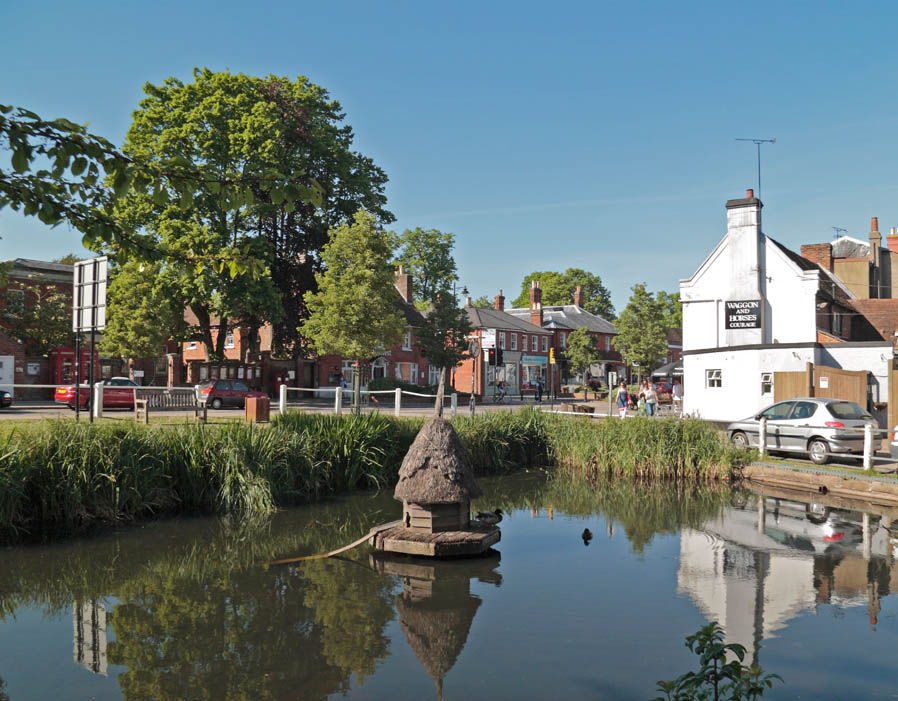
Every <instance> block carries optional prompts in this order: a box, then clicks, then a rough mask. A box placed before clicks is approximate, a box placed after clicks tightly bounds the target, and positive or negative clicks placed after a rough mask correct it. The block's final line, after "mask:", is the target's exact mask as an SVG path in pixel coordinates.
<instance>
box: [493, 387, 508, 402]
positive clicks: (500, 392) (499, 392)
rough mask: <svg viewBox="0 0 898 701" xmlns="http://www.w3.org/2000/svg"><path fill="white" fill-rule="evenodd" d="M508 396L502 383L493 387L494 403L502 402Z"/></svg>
mask: <svg viewBox="0 0 898 701" xmlns="http://www.w3.org/2000/svg"><path fill="white" fill-rule="evenodd" d="M506 396H507V395H506V393H505V387H503V386H502V385H501V384H500V385H496V386H495V387H494V388H493V404H501V403H502V402H504V401H505V397H506Z"/></svg>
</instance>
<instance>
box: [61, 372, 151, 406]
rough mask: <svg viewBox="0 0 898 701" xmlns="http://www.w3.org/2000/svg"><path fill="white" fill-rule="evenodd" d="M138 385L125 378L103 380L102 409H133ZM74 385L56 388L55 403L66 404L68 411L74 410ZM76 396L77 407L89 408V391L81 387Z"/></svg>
mask: <svg viewBox="0 0 898 701" xmlns="http://www.w3.org/2000/svg"><path fill="white" fill-rule="evenodd" d="M135 387H139V385H138V384H137V383H136V382H134V381H133V380H130V379H128V378H127V377H110V378H109V379H108V380H103V408H104V409H133V408H134V388H135ZM75 394H76V392H75V385H67V386H65V387H57V388H56V397H55V399H56V403H57V404H66V405H67V406H68V407H69V409H74V408H75ZM77 394H78V405H79V406H80V407H81V408H82V409H86V408H87V407H89V406H90V394H91V390H90V388H88V387H83V386H82V387H81V391H80V392H77Z"/></svg>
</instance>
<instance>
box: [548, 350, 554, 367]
mask: <svg viewBox="0 0 898 701" xmlns="http://www.w3.org/2000/svg"><path fill="white" fill-rule="evenodd" d="M554 364H555V349H554V348H550V349H549V365H554Z"/></svg>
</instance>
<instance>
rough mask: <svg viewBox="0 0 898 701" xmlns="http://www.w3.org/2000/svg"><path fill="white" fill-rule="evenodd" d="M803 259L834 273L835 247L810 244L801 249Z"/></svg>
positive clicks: (825, 244)
mask: <svg viewBox="0 0 898 701" xmlns="http://www.w3.org/2000/svg"><path fill="white" fill-rule="evenodd" d="M801 257H802V258H806V259H807V260H809V261H811V262H812V263H816V264H817V265H819V266H820V267H821V268H824V269H825V270H828V271H829V272H832V271H833V246H832V244H831V243H810V244H808V245H806V246H802V247H801Z"/></svg>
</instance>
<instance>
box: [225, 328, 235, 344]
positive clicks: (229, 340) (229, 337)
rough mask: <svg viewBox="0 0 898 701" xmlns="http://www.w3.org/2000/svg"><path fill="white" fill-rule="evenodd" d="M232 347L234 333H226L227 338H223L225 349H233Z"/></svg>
mask: <svg viewBox="0 0 898 701" xmlns="http://www.w3.org/2000/svg"><path fill="white" fill-rule="evenodd" d="M233 347H234V332H233V331H228V334H227V336H225V348H233Z"/></svg>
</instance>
